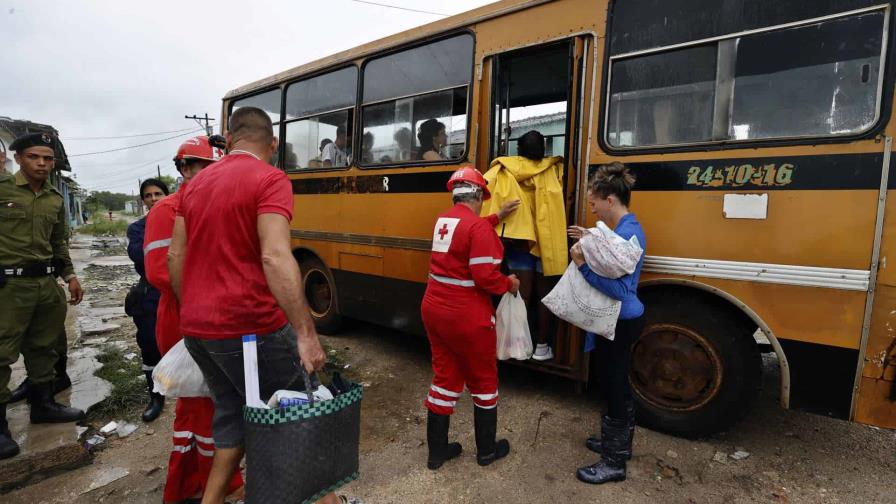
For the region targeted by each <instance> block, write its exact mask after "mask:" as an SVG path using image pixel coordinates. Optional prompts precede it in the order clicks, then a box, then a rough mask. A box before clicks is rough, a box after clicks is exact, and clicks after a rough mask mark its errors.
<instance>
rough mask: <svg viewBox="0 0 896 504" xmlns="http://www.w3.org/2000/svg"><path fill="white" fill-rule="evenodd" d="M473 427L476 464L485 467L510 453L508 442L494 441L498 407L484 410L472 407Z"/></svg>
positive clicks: (504, 440) (496, 430)
mask: <svg viewBox="0 0 896 504" xmlns="http://www.w3.org/2000/svg"><path fill="white" fill-rule="evenodd" d="M473 425H474V427H475V429H476V462H477V463H478V464H479V465H481V466H487V465H489V464H491V463H492V462H494V461H496V460H498V459H502V458H504V457H506V456H507V454H508V453H510V442H509V441H507V440H506V439H501V440H497V441H496V440H495V436H496V435H497V432H498V407H497V406H495V407H494V408H491V409H484V408H480V407H478V406H473Z"/></svg>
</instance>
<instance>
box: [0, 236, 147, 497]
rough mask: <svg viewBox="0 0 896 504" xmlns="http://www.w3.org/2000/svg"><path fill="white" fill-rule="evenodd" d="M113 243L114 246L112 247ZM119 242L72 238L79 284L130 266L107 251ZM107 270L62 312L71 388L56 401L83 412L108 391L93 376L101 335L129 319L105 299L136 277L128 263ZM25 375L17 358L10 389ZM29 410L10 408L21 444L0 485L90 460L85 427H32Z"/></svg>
mask: <svg viewBox="0 0 896 504" xmlns="http://www.w3.org/2000/svg"><path fill="white" fill-rule="evenodd" d="M113 240H114V241H113ZM116 244H117V248H111V246H115V245H116ZM122 244H123V243H122V242H120V241H119V240H116V239H112V240H109V239H106V240H105V241H104V242H103V241H97V240H95V239H94V238H91V237H86V236H81V235H78V236H76V237H75V238H74V239H73V240H72V246H71V255H72V260H73V262H74V263H75V269H76V271H77V273H78V276H79V277H80V278H81V282H82V285H84V284H85V281H84V277H85V276H89V277H97V276H100V277H101V276H104V275H101V273H103V272H104V271H103V270H109V269H118V268H124V267H126V266H129V265H130V264H131V262H130V260H129V259H128V258H127V256H121V255H105V254H106V253H108V252H109V251H112V252H115V251H120V250H121V245H122ZM110 273H112V274H110V275H107V278H108V281H103V279H102V278H100V279H99V280H100V282H98V284H99V285H98V287H97V288H91V287H92V286H91V287H88V286H87V285H85V297H84V301H83V302H82V303H81V304H80V305H78V306H71V305H70V306H69V309H68V313H67V315H66V335H67V337H68V346H69V353H68V355H69V360H68V373H69V376H70V377H71V380H72V387H71V388H70V389H69V390H65V391H63V392H60V393H59V394H57V395H56V400H57V401H58V402H60V403H62V404H65V405H68V406H73V407H75V408H79V409H82V410H85V411H87V410H88V409H90V408H91V407H92V406H94V405H95V404H97V403H99V402H100V401H102V400H103V399H105V398H106V397H108V395H109V393H110V391H111V386H110V384H109V382H107V381H106V380H103V379H101V378H97V377H96V376H94V372H95V371H96V370H97V369H99V367H100V366H101V364H99V363H98V362H97V359H96V357H97V355H99V354H100V353H101V351H102V346H103V344H105V342H106V340H108V338H107V337H104V336H103V335H104V334H106V333H108V332H109V331H112V330H115V329H118V328H119V327H120V325H121V324H123V323H130V319H129V318H128V317H127V316H126V315H125V313H124V308H123V307H122V306H121V302H120V301H116V302H115V303H114V305H111V306H110V303H109V302H108V301H109V298H110V296H109V293H110V291H113V290H119V289H122V288H127V287H128V286H129V285H130V284H131V283H133V282H134V281H135V280H136V274H134V273H133V268H132V267H131V270H130V274H122V273H124V272H123V271H113V272H110ZM91 283H97V282H95V281H94V282H91ZM113 299H114V298H113ZM25 374H26V373H25V365H24V362H23V360H22V358H21V357H20V358H19V360H18V362H16V363H15V364H14V365H13V366H12V379H11V380H10V388H13V387H15V386H17V385H18V384H19V383H21V382H22V380H24V378H25ZM29 411H30V409H29V406H28V404H27V402H26V401H21V402H19V403H16V404H11V405H9V406H8V410H7V420H8V422H9V429H10V432H11V433H12V435H13V437H14V439H15V440H16V442H17V443H19V446H20V447H21V453H20V454H19V455H18V456H16V457H13V458H11V459H7V460H4V461H0V489H2V488H4V487H9V486H13V485H18V484H22V483H25V482H26V481H28V480H32V479H35V478H37V479H39V478H41V477H42V476H43V475H45V474H48V473H52V472H54V471H58V470H59V469H62V468H66V467H72V466H77V465H82V464H85V463H88V462H89V460H90V454H89V453H88V451H87V450H86V449H85V448H84V446H83V439H82V437H83V435H84V433H85V432H86V431H87V427H84V426H80V425H77V424H74V423H65V424H40V425H34V424H31V423H30V421H29Z"/></svg>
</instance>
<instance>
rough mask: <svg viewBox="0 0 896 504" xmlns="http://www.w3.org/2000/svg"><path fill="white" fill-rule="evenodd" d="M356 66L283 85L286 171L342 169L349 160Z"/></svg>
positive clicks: (350, 157)
mask: <svg viewBox="0 0 896 504" xmlns="http://www.w3.org/2000/svg"><path fill="white" fill-rule="evenodd" d="M357 87H358V69H357V67H355V66H350V67H346V68H342V69H340V70H336V71H333V72H329V73H326V74H323V75H319V76H317V77H312V78H310V79H305V80H302V81H298V82H295V83H293V84H290V85H289V87H287V88H286V118H285V121H286V133H285V135H284V139H283V142H282V145H283V151H284V166H285V167H286V169H287V170H301V169H318V168H344V167H347V166H349V165H350V164H351V162H352V138H353V135H352V125H353V124H354V107H355V100H356V96H357Z"/></svg>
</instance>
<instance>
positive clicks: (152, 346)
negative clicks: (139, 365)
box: [132, 301, 162, 371]
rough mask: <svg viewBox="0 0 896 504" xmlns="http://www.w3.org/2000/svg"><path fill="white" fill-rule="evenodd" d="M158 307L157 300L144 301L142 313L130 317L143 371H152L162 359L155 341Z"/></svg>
mask: <svg viewBox="0 0 896 504" xmlns="http://www.w3.org/2000/svg"><path fill="white" fill-rule="evenodd" d="M158 309H159V303H158V301H155V302H152V301H144V302H143V313H142V314H140V315H139V316H137V317H132V318H133V319H134V325H136V326H137V346H139V347H140V356H141V357H142V360H143V370H144V371H152V368H154V367H155V366H156V364H158V363H159V361H160V360H162V355H161V354H160V353H159V345H158V343H156V312H157V311H158Z"/></svg>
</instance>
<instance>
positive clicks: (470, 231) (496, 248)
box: [424, 204, 512, 313]
mask: <svg viewBox="0 0 896 504" xmlns="http://www.w3.org/2000/svg"><path fill="white" fill-rule="evenodd" d="M497 224H498V217H497V216H496V215H490V216H488V217H487V218H482V217H479V216H478V215H476V214H475V213H473V211H472V210H470V209H469V208H468V207H467V206H465V205H462V204H457V205H454V207H453V208H451V209H450V210H448V211H447V212H445V213H443V214H442V215H440V216H439V218H438V220H437V221H436V225H435V228H434V229H433V237H432V256H431V258H430V261H429V271H430V273H429V283H428V285H427V287H426V295H425V297H424V300H425V301H429V302H433V303H436V304H438V305H440V306H443V307H446V309H448V310H450V311H454V309H456V308H464V307H470V305H471V304H472V305H476V306H480V307H483V308H484V307H488V310H489V311H490V312H492V313H493V312H494V310H493V308H492V304H491V296H492V295H501V294H504V293H505V292H507V291H508V290H509V289H510V287H511V285H512V281H511V280H510V278H508V277H507V276H505V275H503V274H502V273H501V261H502V259H503V258H504V246H503V245H501V240H500V239H499V238H498V235H496V234H495V230H494V227H495V226H496V225H497ZM427 298H428V299H427Z"/></svg>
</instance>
